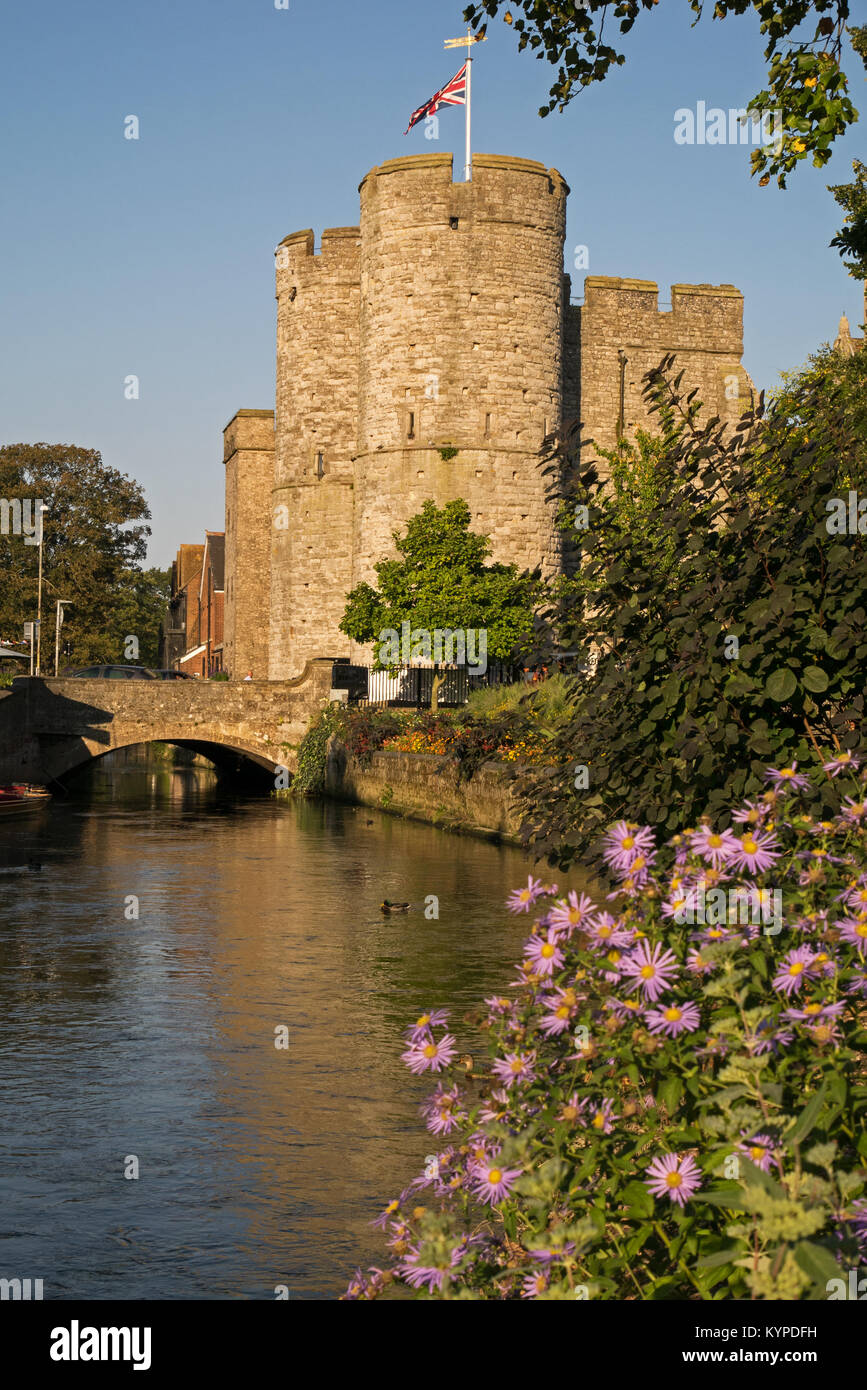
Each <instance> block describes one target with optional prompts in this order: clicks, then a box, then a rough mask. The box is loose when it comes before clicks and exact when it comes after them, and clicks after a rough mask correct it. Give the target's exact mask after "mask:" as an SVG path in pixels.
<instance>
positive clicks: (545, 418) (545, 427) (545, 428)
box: [542, 415, 548, 439]
mask: <svg viewBox="0 0 867 1390" xmlns="http://www.w3.org/2000/svg"><path fill="white" fill-rule="evenodd" d="M542 438H543V439H547V438H548V416H547V415H545V416H543V418H542Z"/></svg>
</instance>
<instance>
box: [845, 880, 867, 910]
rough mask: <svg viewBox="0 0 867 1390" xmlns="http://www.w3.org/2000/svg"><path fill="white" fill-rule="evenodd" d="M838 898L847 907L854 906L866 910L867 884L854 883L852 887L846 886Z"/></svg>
mask: <svg viewBox="0 0 867 1390" xmlns="http://www.w3.org/2000/svg"><path fill="white" fill-rule="evenodd" d="M840 898H841V901H842V902H844V903H845V904H846V906H847V907H855V908H858V909H859V910H863V911H864V912H867V884H863V883H856V884H854V886H853V887H851V888H847V889H846V892H845V893H841V895H840Z"/></svg>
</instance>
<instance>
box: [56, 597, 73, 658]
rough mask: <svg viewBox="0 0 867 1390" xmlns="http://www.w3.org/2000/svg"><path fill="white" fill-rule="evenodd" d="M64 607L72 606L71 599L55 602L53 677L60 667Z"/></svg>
mask: <svg viewBox="0 0 867 1390" xmlns="http://www.w3.org/2000/svg"><path fill="white" fill-rule="evenodd" d="M64 606H65V607H67V608H70V607H71V606H72V599H71V598H59V599H58V600H57V619H56V621H55V624H54V675H55V677H56V676H57V675H58V671H59V667H60V629H61V628H62V626H63V609H64Z"/></svg>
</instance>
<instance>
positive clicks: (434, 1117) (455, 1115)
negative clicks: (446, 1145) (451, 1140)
mask: <svg viewBox="0 0 867 1390" xmlns="http://www.w3.org/2000/svg"><path fill="white" fill-rule="evenodd" d="M459 1101H460V1089H459V1088H458V1086H456V1085H455V1086H452V1087H451V1088H450V1089H449V1090H444V1089H443V1084H442V1082H439V1083H438V1084H437V1088H436V1090H435V1091H434V1093H433V1095H432V1096H429V1097H428V1099H427V1100H426V1101H423V1103H422V1105H421V1113H422V1115H424V1117H425V1119H426V1121H427V1127H428V1129H429V1130H430V1132H431V1134H451V1132H452V1130H453V1129H457V1126H458V1124H459V1123H460V1121H461V1120H465V1119H466V1111H465V1110H462V1109H461V1107H460V1104H459Z"/></svg>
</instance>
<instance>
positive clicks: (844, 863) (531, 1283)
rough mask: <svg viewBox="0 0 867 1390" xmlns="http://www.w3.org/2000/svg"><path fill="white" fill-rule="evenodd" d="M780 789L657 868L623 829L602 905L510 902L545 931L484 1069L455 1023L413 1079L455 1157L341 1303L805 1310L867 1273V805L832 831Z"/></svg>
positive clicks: (614, 835) (411, 1042) (852, 804)
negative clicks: (430, 1081) (472, 1067)
mask: <svg viewBox="0 0 867 1390" xmlns="http://www.w3.org/2000/svg"><path fill="white" fill-rule="evenodd" d="M857 771H858V766H857V759H852V758H848V759H847V760H846V761H845V763H844V762H843V761H842V760H841V759H839V758H831V759H829V761H828V762H827V763H826V764H825V767H824V771H823V773H822V774H820V775H824V776H831V777H837V776H838V775H839V774H842V773H844V772H845V773H846V774H847V775H848V774H851V773H857ZM768 781H769V788H768V791H767V792H766V793H765V794H763V795H762V796H761V797H759V798H757V799H756V800H755V801H754V802H751V803H747V804H746V805H744V806H742V807H740V808H738V809H735V811H734V813H733V816H732V821H733V825H734V828H733V829H732V830H723V831H720V832H717V831H715V830H714V828H713V827H712V825H711V824H710V823H709V822H707V821H703V822H702V823H701V824H700V825H699V826H697V827H695V828H693V829H690V830H688V831H686V832H685V833H683V834H681V835H677V836H675V837H674V838H673V839H672V840H670V841H669V842H668V844H667V845H665V846H663V847H661V848H659V847H657V844H656V834H655V832H654V831H653V830H652V829H651V828H650V827H648V826H643V827H639V826H636V825H632V824H630V823H627V822H625V821H620V822H618V823H617V824H616V825H615V826H614V827H613V828H612V829H611V830H610V831H609V833H608V835H607V836H606V840H605V859H606V861H607V863H608V865H609V868H610V870H611V872H612V874H613V875H614V876H615V877H616V878H617V879H618V880H619V881H618V883H617V886H616V887H615V889H614V891H613V892H612V893H611V894H610V895H609V900H608V902H607V903H605V904H597V903H594V902H593V901H591V899H590V898H589V897H587V896H586V895H583V894H582V895H581V896H580V897H579V896H578V895H577V894H575V893H569V894H568V896H566V897H563V896H558V891H557V888H556V886H555V885H548V886H546V885H543V884H542V882H541V881H540V880H537V879H534V878H532V877H531V878H530V879H529V881H528V884H527V887H526V888H524V889H522V890H519V891H516V892H515V893H513V894H512V897H511V898H510V900H509V904H508V906H509V907H510V908H511V910H512V911H515V912H527V913H528V914H529V912H530V910H531V909H534V908H535V909H537V910H539V911H540V915H539V916H537V918H536V921H535V924H534V925H533V927H532V929H531V931H530V934H529V937H528V939H527V943H526V947H525V951H524V959H523V960H522V962H521V963H520V966H519V967H518V970H517V976H516V978H515V980H514V981H513V983H512V986H511V987H510V989H509V991H508V993H507V994H504V995H503V996H502V997H494V998H491V999H488V1000H486V1001H485V1002H486V1004H487V1006H488V1014H487V1018H486V1020H485V1023H484V1025H483V1026H484V1027H485V1029H486V1030H487V1032H488V1034H489V1038H490V1045H491V1060H490V1063H489V1064H488V1065H486V1066H485V1067H484V1068H482V1069H481V1070H480V1071H479V1073H478V1075H476V1074H475V1072H471V1073H470V1074H469V1075H467V1073H466V1071H464V1070H463V1069H461V1068H460V1067H457V1068H456V1066H455V1061H456V1058H457V1056H458V1045H457V1042H456V1039H455V1038H454V1037H453V1035H452V1034H451V1033H449V1032H448V1031H447V1025H448V1020H447V1016H446V1015H445V1013H444V1012H443V1011H433V1010H429V1011H427V1012H426V1013H423V1014H422V1015H421V1016H420V1017H419V1018H418V1019H417V1020H416V1022H415V1023H414V1024H413V1025H412V1026H411V1027H410V1028H409V1029H408V1030H407V1037H406V1049H405V1052H404V1060H405V1061H406V1063H407V1065H408V1066H409V1068H410V1069H411V1071H413V1072H414V1073H416V1074H423V1073H427V1072H430V1073H432V1074H434V1075H435V1076H436V1078H437V1086H436V1089H435V1090H434V1091H433V1093H432V1094H431V1095H430V1096H429V1098H428V1099H427V1100H426V1101H425V1103H424V1105H423V1106H422V1113H423V1115H424V1117H425V1121H426V1125H427V1129H428V1131H429V1132H430V1133H431V1135H433V1136H435V1139H436V1141H437V1143H436V1148H437V1151H436V1152H435V1153H431V1154H429V1155H428V1157H427V1159H426V1161H425V1168H424V1171H423V1173H421V1174H420V1175H419V1176H418V1177H417V1178H415V1179H414V1180H413V1181H412V1182H410V1184H409V1185H408V1186H407V1188H406V1189H405V1190H404V1191H403V1192H402V1193H401V1194H400V1195H399V1197H397V1198H395V1200H394V1201H392V1202H390V1203H389V1205H388V1206H387V1207H386V1208H385V1210H384V1211H383V1213H382V1214H381V1216H380V1217H379V1219H378V1222H377V1224H378V1225H379V1226H380V1227H381V1228H382V1229H383V1230H384V1232H385V1237H386V1242H387V1245H388V1248H389V1250H390V1254H391V1263H390V1265H389V1266H388V1267H387V1268H385V1269H374V1270H370V1271H368V1273H367V1274H362V1273H361V1272H360V1271H359V1272H356V1275H355V1277H354V1278H353V1280H352V1282H351V1284H350V1286H349V1289H348V1291H347V1293H346V1295H345V1297H347V1298H375V1297H378V1296H379V1295H380V1294H381V1293H382V1291H383V1290H384V1289H386V1288H387V1287H388V1285H389V1284H390V1283H392V1282H394V1281H397V1282H400V1283H402V1284H404V1285H407V1286H408V1287H409V1288H411V1289H415V1290H418V1291H419V1293H420V1294H421V1295H423V1296H427V1297H435V1298H471V1299H518V1298H525V1299H526V1298H531V1299H532V1298H541V1299H562V1298H580V1299H584V1298H614V1299H651V1300H657V1299H670V1298H680V1299H682V1298H687V1299H689V1298H692V1299H719V1298H768V1299H801V1298H826V1297H828V1296H829V1293H830V1291H831V1290H832V1289H833V1288H835V1287H837V1286H836V1285H834V1284H832V1281H833V1280H840V1279H842V1280H844V1281H845V1278H846V1273H847V1270H849V1269H851V1268H853V1267H856V1266H857V1262H858V1259H859V1257H863V1255H864V1254H865V1253H867V1200H865V1197H864V1195H863V1194H864V1190H865V1179H867V1173H865V1158H867V1135H865V1132H864V1126H863V1120H864V1110H865V1105H867V1087H865V1084H864V1065H863V1047H864V1044H865V1042H867V1034H865V1031H864V1026H863V1009H864V998H865V995H867V969H865V954H867V843H865V818H867V801H865V791H867V788H865V784H864V777H863V775H862V776H861V777H860V778H858V779H857V780H856V781H855V782H854V784H853V787H852V795H851V796H847V797H845V799H844V801H843V805H842V810H841V812H840V814H838V815H836V816H835V817H834V818H833V819H831V820H828V821H818V820H815V819H813V818H812V817H811V816H810V815H808V814H806V813H802V812H800V811H799V810H798V809H797V807H798V798H799V795H800V793H801V792H802V791H803V790H804V789H805V787H804V781H805V779H803V774H802V773H799V772H798V770H797V768H796V767H792V768H787V769H782V770H777V769H769V773H768ZM432 1147H433V1146H432ZM830 1296H833V1297H836V1296H845V1295H837V1294H835V1293H830Z"/></svg>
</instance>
